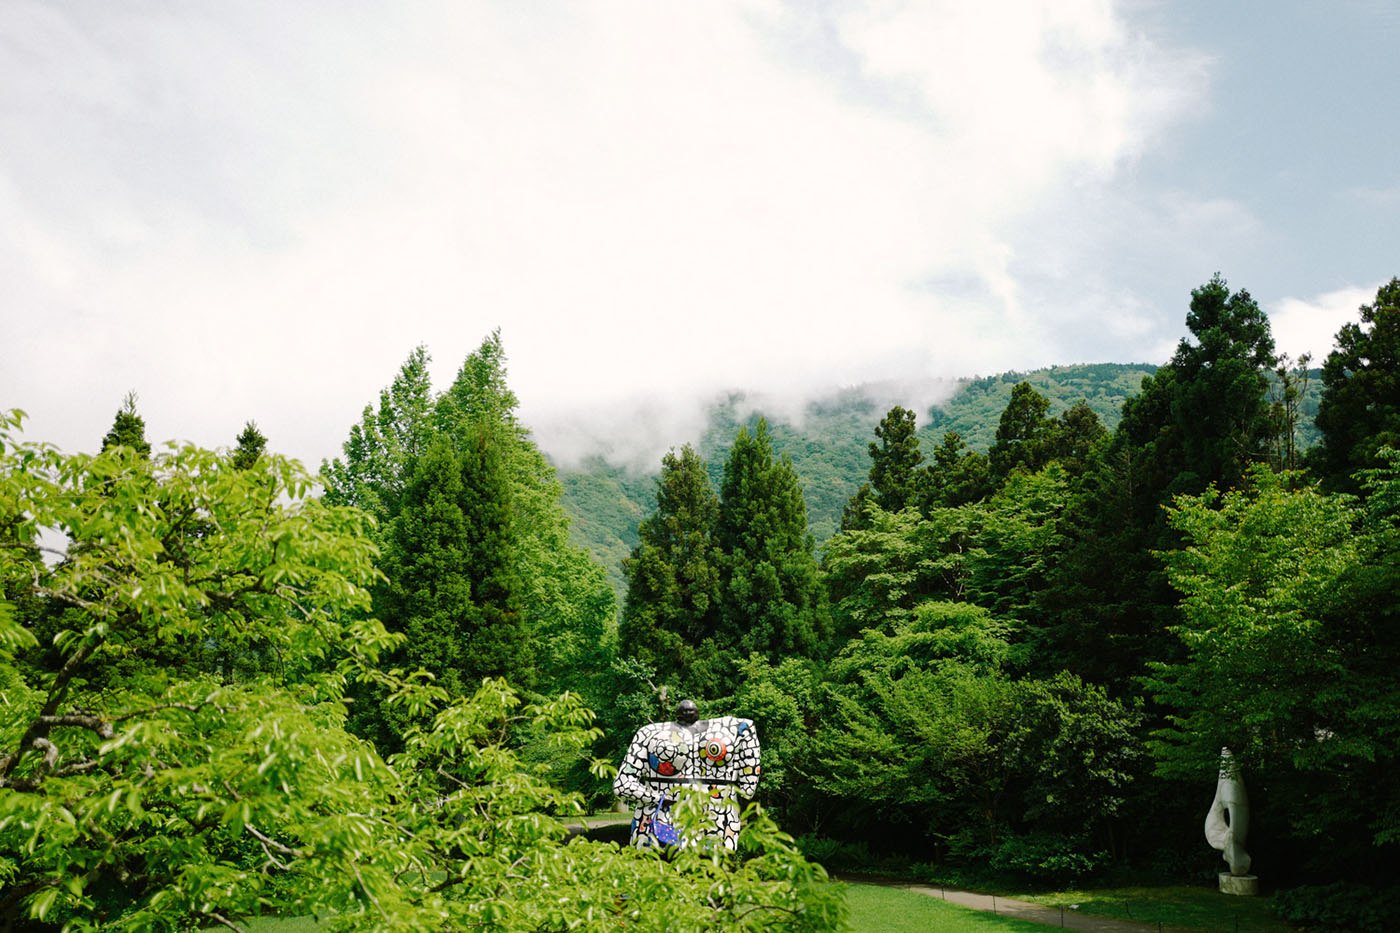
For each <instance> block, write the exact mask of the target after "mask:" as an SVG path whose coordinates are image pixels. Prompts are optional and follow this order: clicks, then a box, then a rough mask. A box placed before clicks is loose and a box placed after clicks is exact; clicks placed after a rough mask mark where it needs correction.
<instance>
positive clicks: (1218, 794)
mask: <svg viewBox="0 0 1400 933" xmlns="http://www.w3.org/2000/svg"><path fill="white" fill-rule="evenodd" d="M1248 835H1249V795H1248V794H1246V793H1245V790H1244V781H1243V780H1241V779H1240V775H1239V769H1238V767H1236V765H1235V758H1234V755H1232V754H1231V753H1230V750H1229V749H1228V748H1222V749H1221V750H1220V777H1219V778H1218V779H1217V780H1216V782H1215V799H1214V800H1213V801H1211V805H1210V811H1209V812H1208V813H1206V842H1209V843H1210V845H1211V848H1213V849H1219V850H1220V853H1221V857H1222V858H1223V859H1225V861H1226V863H1227V864H1229V866H1230V870H1229V871H1228V872H1221V873H1220V890H1221V891H1223V892H1224V893H1226V894H1257V893H1259V879H1258V878H1257V877H1256V876H1254V875H1251V874H1250V873H1249V864H1250V858H1249V853H1248V852H1246V851H1245V850H1244V843H1245V838H1246V837H1247V836H1248Z"/></svg>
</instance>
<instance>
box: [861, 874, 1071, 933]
mask: <svg viewBox="0 0 1400 933" xmlns="http://www.w3.org/2000/svg"><path fill="white" fill-rule="evenodd" d="M846 906H847V907H848V908H850V912H851V914H850V920H851V929H853V930H855V931H856V933H866V931H869V933H927V931H928V930H937V931H938V933H990V931H995V930H1014V931H1017V933H1045V931H1046V930H1048V929H1050V928H1049V927H1046V926H1042V925H1041V924H1039V923H1031V922H1029V921H1027V920H1014V919H1012V918H1010V917H998V916H997V915H996V914H992V913H984V912H982V911H976V910H972V909H971V908H968V907H959V906H958V905H957V904H949V903H948V902H947V901H943V900H939V899H938V898H936V897H929V896H928V895H927V894H919V893H917V892H915V891H904V890H901V889H900V888H891V887H884V886H881V885H876V884H852V885H847V887H846Z"/></svg>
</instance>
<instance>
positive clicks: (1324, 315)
mask: <svg viewBox="0 0 1400 933" xmlns="http://www.w3.org/2000/svg"><path fill="white" fill-rule="evenodd" d="M1381 284H1382V283H1380V282H1376V283H1375V284H1372V285H1364V286H1348V287H1346V288H1339V289H1337V290H1335V291H1330V292H1325V293H1323V294H1321V295H1315V296H1313V297H1311V298H1283V299H1281V300H1280V301H1279V302H1278V303H1277V304H1275V305H1273V306H1272V307H1269V308H1267V309H1266V310H1267V311H1268V314H1269V325H1270V327H1271V328H1272V329H1273V333H1274V345H1275V346H1276V347H1277V348H1278V352H1280V353H1286V354H1288V356H1289V357H1290V358H1292V359H1294V360H1296V359H1297V358H1298V357H1299V356H1301V355H1303V354H1304V353H1308V354H1311V355H1312V365H1313V366H1321V365H1322V362H1323V360H1325V359H1327V354H1328V353H1331V352H1332V350H1333V349H1334V347H1335V346H1336V336H1337V331H1339V330H1341V329H1342V326H1343V325H1344V324H1348V323H1355V322H1358V321H1360V319H1361V318H1360V314H1359V313H1358V309H1359V308H1360V307H1361V306H1362V305H1365V304H1371V302H1372V301H1374V300H1375V297H1376V291H1377V289H1379V287H1380V285H1381Z"/></svg>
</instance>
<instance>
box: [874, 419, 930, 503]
mask: <svg viewBox="0 0 1400 933" xmlns="http://www.w3.org/2000/svg"><path fill="white" fill-rule="evenodd" d="M875 437H876V439H878V440H879V442H880V443H878V444H876V443H873V442H872V443H871V444H870V447H869V451H870V461H871V463H870V488H871V489H872V490H874V492H875V502H876V504H878V505H879V506H880V508H882V509H884V510H885V511H886V512H898V511H899V510H901V509H904V508H908V507H909V506H911V505H913V504H914V503H915V501H916V499H917V495H918V483H919V472H918V471H919V465H920V464H921V463H923V462H924V455H923V454H921V453H919V438H918V435H917V434H915V433H914V413H913V412H912V411H910V410H909V409H907V408H903V407H901V406H899V405H896V406H895V407H893V408H891V409H890V410H889V412H888V413H887V414H886V415H885V417H884V418H882V419H881V420H880V423H879V424H878V425H876V427H875Z"/></svg>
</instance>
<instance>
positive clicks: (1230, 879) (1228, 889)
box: [1220, 871, 1259, 897]
mask: <svg viewBox="0 0 1400 933" xmlns="http://www.w3.org/2000/svg"><path fill="white" fill-rule="evenodd" d="M1220 893H1221V894H1240V895H1243V896H1245V897H1255V896H1257V895H1258V894H1259V876H1258V875H1232V874H1230V873H1229V872H1228V871H1222V872H1221V873H1220Z"/></svg>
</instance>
